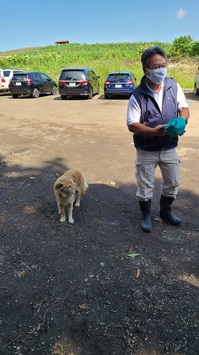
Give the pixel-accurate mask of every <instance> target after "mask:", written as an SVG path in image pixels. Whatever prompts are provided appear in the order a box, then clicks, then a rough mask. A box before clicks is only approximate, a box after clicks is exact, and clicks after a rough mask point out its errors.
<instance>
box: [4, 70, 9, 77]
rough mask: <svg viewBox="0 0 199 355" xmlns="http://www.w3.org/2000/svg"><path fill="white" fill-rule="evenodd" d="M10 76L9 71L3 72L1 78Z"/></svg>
mask: <svg viewBox="0 0 199 355" xmlns="http://www.w3.org/2000/svg"><path fill="white" fill-rule="evenodd" d="M9 75H10V70H4V71H3V76H4V77H5V78H6V77H8V76H9Z"/></svg>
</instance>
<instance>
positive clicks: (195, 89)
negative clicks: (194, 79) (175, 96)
mask: <svg viewBox="0 0 199 355" xmlns="http://www.w3.org/2000/svg"><path fill="white" fill-rule="evenodd" d="M194 93H195V94H196V95H199V89H198V88H197V86H196V84H195V85H194Z"/></svg>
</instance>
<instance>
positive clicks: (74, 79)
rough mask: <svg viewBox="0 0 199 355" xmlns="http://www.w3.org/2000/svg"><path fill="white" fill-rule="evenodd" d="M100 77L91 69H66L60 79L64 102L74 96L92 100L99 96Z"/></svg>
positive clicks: (60, 89) (60, 91) (60, 90)
mask: <svg viewBox="0 0 199 355" xmlns="http://www.w3.org/2000/svg"><path fill="white" fill-rule="evenodd" d="M98 79H99V76H97V75H96V74H95V72H94V71H93V70H92V69H90V68H64V69H62V71H61V74H60V77H59V93H60V95H61V98H62V100H65V99H66V98H67V97H72V96H84V97H86V98H88V99H92V97H93V95H95V94H99V90H100V85H99V80H98Z"/></svg>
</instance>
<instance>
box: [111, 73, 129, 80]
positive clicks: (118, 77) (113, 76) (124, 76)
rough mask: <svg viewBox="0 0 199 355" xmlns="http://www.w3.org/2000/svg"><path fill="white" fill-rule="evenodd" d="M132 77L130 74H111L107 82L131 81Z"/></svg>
mask: <svg viewBox="0 0 199 355" xmlns="http://www.w3.org/2000/svg"><path fill="white" fill-rule="evenodd" d="M130 79H131V77H130V74H127V73H112V74H109V76H108V78H107V80H111V81H113V80H130Z"/></svg>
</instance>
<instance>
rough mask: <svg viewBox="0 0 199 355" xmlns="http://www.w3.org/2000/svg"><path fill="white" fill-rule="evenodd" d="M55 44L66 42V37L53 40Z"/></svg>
mask: <svg viewBox="0 0 199 355" xmlns="http://www.w3.org/2000/svg"><path fill="white" fill-rule="evenodd" d="M54 43H55V44H66V43H69V41H68V40H67V39H61V40H60V39H58V40H57V41H54Z"/></svg>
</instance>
